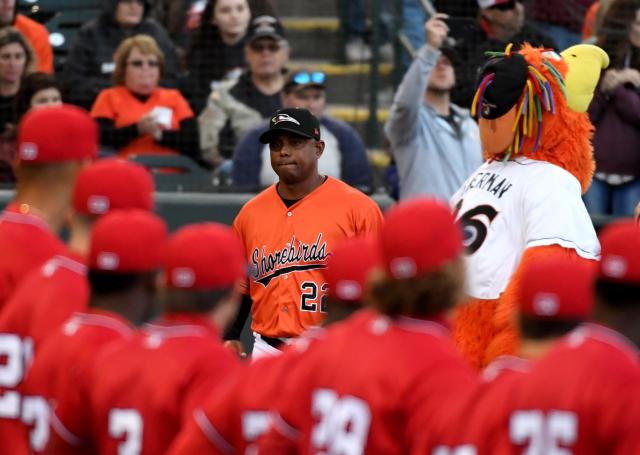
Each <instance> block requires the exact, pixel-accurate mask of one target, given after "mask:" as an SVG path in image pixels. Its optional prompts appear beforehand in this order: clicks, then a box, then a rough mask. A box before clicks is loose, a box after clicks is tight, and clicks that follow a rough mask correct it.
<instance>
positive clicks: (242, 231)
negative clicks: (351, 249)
mask: <svg viewBox="0 0 640 455" xmlns="http://www.w3.org/2000/svg"><path fill="white" fill-rule="evenodd" d="M382 222H383V218H382V213H381V212H380V209H379V208H378V206H377V205H376V203H375V202H374V201H373V200H372V199H370V198H369V197H368V196H366V195H365V194H363V193H361V192H360V191H358V190H356V189H354V188H352V187H350V186H349V185H347V184H346V183H343V182H341V181H340V180H336V179H334V178H332V177H327V180H326V181H325V182H324V183H323V184H322V185H320V186H319V187H318V188H316V189H315V190H313V191H312V192H311V193H310V194H308V195H306V196H305V197H303V198H302V199H300V200H299V201H298V202H296V203H295V204H293V205H292V206H291V207H288V208H287V206H286V205H285V203H284V202H283V201H282V199H281V198H280V195H279V194H278V190H277V187H276V185H272V186H270V187H269V188H267V189H266V190H264V191H263V192H262V193H260V194H258V195H257V196H256V197H254V198H253V199H251V200H250V201H249V202H247V203H246V204H245V205H244V207H242V209H241V210H240V213H239V214H238V216H237V217H236V219H235V221H234V223H233V228H234V230H235V232H236V233H237V234H238V236H239V237H240V239H241V240H242V242H243V243H244V247H245V251H246V255H247V262H248V263H249V267H250V270H251V271H250V274H249V289H248V292H249V294H250V296H251V300H252V301H253V306H252V318H253V319H252V324H251V328H252V329H253V331H254V332H257V333H259V334H261V335H266V336H269V337H296V336H299V335H300V334H301V333H302V332H304V331H305V330H306V329H308V328H310V327H312V326H315V325H319V324H320V323H321V322H322V320H323V319H324V313H325V312H326V309H325V300H326V299H325V296H326V294H327V290H328V288H327V283H326V281H325V279H324V268H325V267H326V260H327V258H328V257H329V255H330V254H331V252H332V251H333V249H334V248H335V246H336V245H337V244H338V243H340V242H341V241H344V240H345V239H347V238H350V237H359V236H365V235H368V234H373V233H376V232H378V231H379V230H380V228H381V227H382Z"/></svg>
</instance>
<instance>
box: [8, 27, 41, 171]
mask: <svg viewBox="0 0 640 455" xmlns="http://www.w3.org/2000/svg"><path fill="white" fill-rule="evenodd" d="M34 60H35V59H34V56H33V51H32V50H31V47H30V46H29V44H28V43H27V41H26V39H25V38H24V36H23V35H22V34H21V33H20V32H19V31H18V30H16V29H15V28H13V27H5V28H3V29H0V181H2V182H13V181H14V180H15V176H14V174H13V163H14V160H15V157H16V141H15V139H16V123H17V119H16V98H17V95H18V92H19V90H20V86H21V84H22V81H23V79H24V77H25V75H26V74H28V73H29V72H30V71H31V70H32V68H33V64H34Z"/></svg>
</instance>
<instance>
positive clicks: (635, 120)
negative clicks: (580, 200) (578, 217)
mask: <svg viewBox="0 0 640 455" xmlns="http://www.w3.org/2000/svg"><path fill="white" fill-rule="evenodd" d="M601 30H602V33H601V34H600V36H599V37H598V45H600V47H602V48H603V49H604V50H605V51H607V53H608V54H609V57H610V58H611V65H610V66H609V69H607V70H606V71H605V72H604V74H603V76H602V78H601V79H600V86H599V87H598V89H597V90H596V94H595V96H594V99H593V102H592V103H591V106H590V107H589V116H590V117H591V121H592V122H593V124H594V125H595V127H596V130H595V133H594V137H593V146H594V151H595V158H596V174H595V176H594V179H593V182H592V183H591V187H590V188H589V191H587V194H586V195H585V198H584V200H585V204H586V206H587V209H588V210H589V212H590V213H599V214H611V215H618V216H631V215H632V214H633V209H634V207H635V204H636V202H637V201H638V200H640V155H639V154H638V148H639V147H640V127H639V125H640V71H639V70H640V1H639V0H616V1H614V2H613V3H612V4H611V6H610V7H609V10H608V11H607V14H606V15H605V17H604V20H603V23H602V29H601Z"/></svg>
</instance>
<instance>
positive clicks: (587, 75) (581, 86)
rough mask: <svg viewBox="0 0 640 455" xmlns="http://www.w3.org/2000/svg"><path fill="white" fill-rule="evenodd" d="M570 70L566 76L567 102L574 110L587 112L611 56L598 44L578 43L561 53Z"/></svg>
mask: <svg viewBox="0 0 640 455" xmlns="http://www.w3.org/2000/svg"><path fill="white" fill-rule="evenodd" d="M560 55H562V58H564V61H565V62H567V65H568V66H569V70H568V71H567V75H566V77H565V84H566V87H567V103H568V104H569V109H571V110H572V111H574V112H586V111H587V109H588V108H589V104H590V103H591V99H592V98H593V92H594V91H595V89H596V86H597V85H598V81H599V80H600V72H601V71H602V70H603V69H605V68H606V67H607V66H609V56H608V55H607V53H606V52H605V51H603V50H602V49H600V48H599V47H598V46H594V45H592V44H578V45H576V46H571V47H570V48H568V49H565V50H564V51H563V52H561V53H560Z"/></svg>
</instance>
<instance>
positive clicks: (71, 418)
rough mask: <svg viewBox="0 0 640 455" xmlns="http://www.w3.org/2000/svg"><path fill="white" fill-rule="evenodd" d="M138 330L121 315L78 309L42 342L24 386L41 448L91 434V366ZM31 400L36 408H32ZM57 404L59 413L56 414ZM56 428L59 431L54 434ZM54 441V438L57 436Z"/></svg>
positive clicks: (28, 419)
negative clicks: (111, 346) (105, 350)
mask: <svg viewBox="0 0 640 455" xmlns="http://www.w3.org/2000/svg"><path fill="white" fill-rule="evenodd" d="M132 335H133V328H132V326H131V325H130V324H129V322H128V321H126V320H125V319H124V318H122V317H120V316H119V315H117V314H115V313H112V312H109V311H103V310H98V309H89V310H88V312H86V313H75V314H74V315H72V316H71V318H70V319H69V320H68V321H67V322H66V323H64V324H63V325H62V327H60V328H59V329H58V330H57V331H56V332H55V333H53V334H52V335H51V336H50V337H49V338H47V340H46V341H45V342H44V343H42V346H41V347H39V349H38V354H37V356H36V358H35V360H34V362H33V365H32V367H31V369H30V370H29V374H28V375H27V379H26V381H25V385H24V398H23V400H24V403H23V416H22V419H23V421H24V422H25V424H27V425H31V428H30V441H31V445H32V448H34V450H35V451H39V450H42V449H43V448H44V447H45V446H46V444H47V441H48V440H49V436H51V437H52V439H55V443H56V444H61V445H62V446H68V447H77V446H80V445H81V444H82V443H83V437H84V435H85V434H87V432H88V430H87V427H88V422H89V408H88V407H87V403H88V402H89V401H88V397H89V391H90V390H91V387H92V385H91V382H90V371H91V368H92V366H93V364H94V362H96V359H97V354H98V352H100V350H101V349H103V348H104V347H105V346H107V345H109V344H110V343H112V342H114V341H116V340H119V339H122V338H128V337H131V336H132ZM28 403H33V404H32V405H30V407H31V408H32V410H31V411H29V412H27V411H28V409H27V407H28V406H27V405H28ZM51 406H53V411H54V412H55V415H51V414H50V407H51ZM49 418H51V427H52V428H53V429H54V430H55V433H56V434H57V436H56V435H54V434H49ZM52 442H53V441H52Z"/></svg>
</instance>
